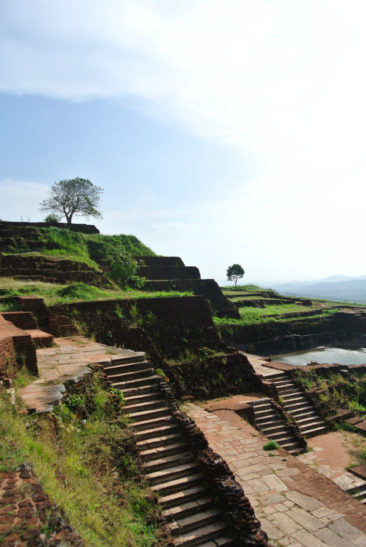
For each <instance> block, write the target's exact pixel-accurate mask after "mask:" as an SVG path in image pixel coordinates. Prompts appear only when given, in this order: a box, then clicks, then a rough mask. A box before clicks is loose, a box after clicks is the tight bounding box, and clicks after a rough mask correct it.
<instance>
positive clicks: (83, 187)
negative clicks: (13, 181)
mask: <svg viewBox="0 0 366 547" xmlns="http://www.w3.org/2000/svg"><path fill="white" fill-rule="evenodd" d="M102 192H103V189H102V188H100V187H99V186H96V185H95V184H93V183H92V182H90V180H88V179H81V178H79V177H77V178H76V179H66V180H60V181H59V182H55V183H54V184H53V186H52V187H51V190H50V194H51V195H50V197H49V198H48V199H45V200H44V201H42V202H41V204H40V208H41V211H51V212H52V213H56V214H57V213H61V214H62V215H65V217H66V221H67V223H68V224H71V222H72V217H73V216H74V215H75V214H81V215H84V216H86V217H99V218H100V217H101V216H102V215H101V213H100V211H98V209H97V207H98V206H99V202H100V195H101V193H102Z"/></svg>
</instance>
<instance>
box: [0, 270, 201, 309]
mask: <svg viewBox="0 0 366 547" xmlns="http://www.w3.org/2000/svg"><path fill="white" fill-rule="evenodd" d="M0 288H2V289H5V291H6V292H3V294H2V297H3V298H6V297H11V296H22V295H30V294H33V295H37V296H41V297H42V298H44V300H45V303H46V304H47V305H52V304H66V303H71V302H80V301H90V300H110V299H116V300H117V299H118V300H119V299H130V298H173V297H176V296H178V297H183V296H192V294H193V293H192V292H190V291H183V292H178V291H155V292H151V291H140V290H137V289H126V290H122V289H116V290H112V289H111V290H109V289H100V288H99V287H94V286H93V285H86V284H85V283H79V282H78V283H71V284H70V285H59V284H56V283H42V282H38V281H37V282H34V281H29V282H26V281H19V280H16V279H11V278H0ZM14 306H16V302H6V301H4V302H1V299H0V311H9V310H13V309H14Z"/></svg>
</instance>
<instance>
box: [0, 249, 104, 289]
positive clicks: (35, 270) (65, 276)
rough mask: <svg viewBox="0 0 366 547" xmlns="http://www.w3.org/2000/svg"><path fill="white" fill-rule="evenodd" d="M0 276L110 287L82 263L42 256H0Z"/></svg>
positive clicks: (102, 277) (100, 276)
mask: <svg viewBox="0 0 366 547" xmlns="http://www.w3.org/2000/svg"><path fill="white" fill-rule="evenodd" d="M0 276H2V277H13V278H15V279H24V280H26V279H30V280H32V279H37V280H39V281H45V282H49V283H70V282H75V281H79V282H82V283H87V284H90V285H95V286H97V287H111V283H110V282H109V280H108V279H107V278H106V277H105V276H104V275H103V274H102V273H100V272H98V271H97V270H94V269H93V268H91V267H90V266H88V265H87V264H85V263H83V262H76V261H72V260H59V259H51V258H45V257H43V256H23V255H2V254H0Z"/></svg>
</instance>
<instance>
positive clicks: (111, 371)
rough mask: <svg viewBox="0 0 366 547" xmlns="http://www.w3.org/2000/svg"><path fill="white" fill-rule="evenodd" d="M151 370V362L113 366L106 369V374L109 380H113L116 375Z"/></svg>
mask: <svg viewBox="0 0 366 547" xmlns="http://www.w3.org/2000/svg"><path fill="white" fill-rule="evenodd" d="M147 368H151V363H149V361H145V360H144V361H141V362H139V363H128V364H113V365H108V366H106V367H104V372H105V373H106V374H107V376H108V377H109V378H112V377H113V376H114V375H115V374H121V373H122V374H123V373H124V372H134V371H137V370H145V369H147Z"/></svg>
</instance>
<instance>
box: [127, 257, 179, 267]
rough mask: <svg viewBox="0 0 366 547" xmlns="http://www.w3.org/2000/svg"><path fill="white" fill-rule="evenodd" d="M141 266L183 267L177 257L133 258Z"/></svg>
mask: <svg viewBox="0 0 366 547" xmlns="http://www.w3.org/2000/svg"><path fill="white" fill-rule="evenodd" d="M134 258H135V259H136V260H137V262H138V263H139V264H140V265H141V266H160V267H161V266H168V267H171V266H184V262H183V260H182V259H181V258H180V257H179V256H135V257H134Z"/></svg>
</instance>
